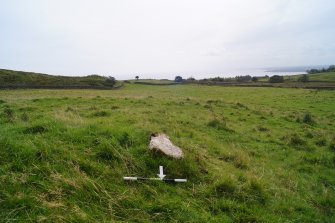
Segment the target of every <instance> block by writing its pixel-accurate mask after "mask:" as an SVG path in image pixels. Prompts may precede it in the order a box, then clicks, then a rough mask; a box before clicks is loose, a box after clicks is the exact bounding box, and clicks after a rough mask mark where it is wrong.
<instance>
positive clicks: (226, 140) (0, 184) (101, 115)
mask: <svg viewBox="0 0 335 223" xmlns="http://www.w3.org/2000/svg"><path fill="white" fill-rule="evenodd" d="M0 126H1V128H0V221H2V222H29V221H30V222H335V171H334V169H335V91H317V90H307V89H293V88H290V89H288V88H252V87H250V88H240V87H219V86H204V85H202V86H196V85H171V86H149V85H136V84H126V85H125V87H124V88H122V89H119V90H113V91H109V90H2V91H0ZM152 132H164V133H166V134H168V135H169V136H170V138H171V140H172V141H173V142H174V143H175V144H176V145H178V146H180V147H181V148H183V150H184V152H185V159H183V160H172V159H169V158H166V157H162V156H160V155H158V154H154V153H152V152H150V151H148V149H147V147H148V142H149V136H150V134H151V133H152ZM159 165H163V166H164V168H165V173H166V174H167V177H176V178H183V177H185V178H187V179H188V182H187V183H186V184H166V183H162V182H133V183H126V182H124V181H123V179H122V177H123V176H146V177H155V176H156V174H157V173H158V166H159Z"/></svg>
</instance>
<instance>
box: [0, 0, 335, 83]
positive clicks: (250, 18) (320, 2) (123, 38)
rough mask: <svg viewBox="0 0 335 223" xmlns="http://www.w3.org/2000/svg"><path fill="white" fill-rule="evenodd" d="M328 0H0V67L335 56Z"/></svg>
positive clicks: (266, 61)
mask: <svg viewBox="0 0 335 223" xmlns="http://www.w3.org/2000/svg"><path fill="white" fill-rule="evenodd" d="M334 21H335V1H334V0H271V1H269V0H252V1H249V0H244V1H242V0H217V1H216V0H201V1H200V0H105V1H104V0H86V1H85V0H29V1H27V0H0V30H1V32H0V68H6V69H14V70H24V71H35V72H44V73H50V74H59V75H88V74H102V75H112V76H115V77H116V78H118V79H125V78H133V76H134V75H135V74H138V75H140V77H154V78H163V77H164V78H173V77H174V75H176V74H181V75H184V76H187V75H188V76H191V75H193V76H197V75H198V74H213V73H215V74H225V72H227V71H228V70H232V69H248V68H257V67H280V66H300V65H317V64H334V63H335V25H334Z"/></svg>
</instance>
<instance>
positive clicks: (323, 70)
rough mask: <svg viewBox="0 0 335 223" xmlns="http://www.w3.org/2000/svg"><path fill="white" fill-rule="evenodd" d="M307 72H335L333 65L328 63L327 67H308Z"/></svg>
mask: <svg viewBox="0 0 335 223" xmlns="http://www.w3.org/2000/svg"><path fill="white" fill-rule="evenodd" d="M306 72H307V73H308V74H317V73H325V72H335V65H330V66H329V67H328V68H327V69H325V68H322V69H310V70H306Z"/></svg>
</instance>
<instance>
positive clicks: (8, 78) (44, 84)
mask: <svg viewBox="0 0 335 223" xmlns="http://www.w3.org/2000/svg"><path fill="white" fill-rule="evenodd" d="M114 84H115V83H114V82H113V81H111V80H109V79H108V78H106V77H103V76H99V75H90V76H84V77H68V76H53V75H47V74H40V73H32V72H23V71H13V70H3V69H0V88H99V87H100V88H111V87H113V86H114Z"/></svg>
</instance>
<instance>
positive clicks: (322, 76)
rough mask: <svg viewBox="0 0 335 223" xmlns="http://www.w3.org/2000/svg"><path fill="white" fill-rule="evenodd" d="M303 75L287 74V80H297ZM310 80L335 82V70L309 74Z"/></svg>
mask: <svg viewBox="0 0 335 223" xmlns="http://www.w3.org/2000/svg"><path fill="white" fill-rule="evenodd" d="M299 77H301V75H291V76H285V80H287V81H297V80H298V79H299ZM308 77H309V81H313V82H314V81H321V82H335V72H325V73H316V74H308Z"/></svg>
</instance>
